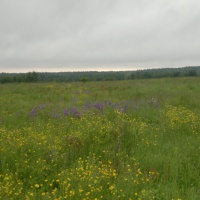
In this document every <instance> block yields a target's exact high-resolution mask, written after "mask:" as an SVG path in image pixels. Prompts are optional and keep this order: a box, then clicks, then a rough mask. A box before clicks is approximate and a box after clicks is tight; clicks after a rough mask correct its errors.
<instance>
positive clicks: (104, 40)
mask: <svg viewBox="0 0 200 200" xmlns="http://www.w3.org/2000/svg"><path fill="white" fill-rule="evenodd" d="M199 10H200V1H199V0H179V1H178V0H151V1H150V0H79V1H78V0H76V1H75V0H17V1H16V0H0V72H28V71H37V72H39V71H46V72H57V71H91V70H92V71H124V70H137V69H146V68H163V67H165V68H166V67H185V66H200V55H199V52H200V39H199V37H200V12H199Z"/></svg>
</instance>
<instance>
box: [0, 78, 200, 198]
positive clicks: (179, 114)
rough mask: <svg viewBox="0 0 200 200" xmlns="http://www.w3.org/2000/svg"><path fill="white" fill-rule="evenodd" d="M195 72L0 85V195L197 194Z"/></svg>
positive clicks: (199, 116)
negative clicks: (117, 79)
mask: <svg viewBox="0 0 200 200" xmlns="http://www.w3.org/2000/svg"><path fill="white" fill-rule="evenodd" d="M199 110H200V78H176V79H153V80H133V81H121V82H114V81H111V82H90V83H35V84H23V83H21V84H1V85H0V199H3V200H11V199H14V200H15V199H19V200H24V199H27V200H28V199H30V200H31V199H36V200H40V199H42V200H43V199H44V200H45V199H54V200H58V199H77V200H79V199H81V200H86V199H92V200H97V199H98V200H99V199H105V200H109V199H111V200H115V199H122V200H123V199H124V200H131V199H132V200H151V199H155V200H164V199H166V200H168V199H169V200H172V199H173V200H199V199H200V178H199V177H200V156H199V155H200V112H199Z"/></svg>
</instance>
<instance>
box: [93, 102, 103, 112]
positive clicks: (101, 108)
mask: <svg viewBox="0 0 200 200" xmlns="http://www.w3.org/2000/svg"><path fill="white" fill-rule="evenodd" d="M94 107H95V108H97V109H98V110H103V104H102V103H96V104H95V105H94Z"/></svg>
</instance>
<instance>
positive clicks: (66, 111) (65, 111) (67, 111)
mask: <svg viewBox="0 0 200 200" xmlns="http://www.w3.org/2000/svg"><path fill="white" fill-rule="evenodd" d="M64 115H67V116H69V115H70V111H69V110H68V109H67V108H65V109H64Z"/></svg>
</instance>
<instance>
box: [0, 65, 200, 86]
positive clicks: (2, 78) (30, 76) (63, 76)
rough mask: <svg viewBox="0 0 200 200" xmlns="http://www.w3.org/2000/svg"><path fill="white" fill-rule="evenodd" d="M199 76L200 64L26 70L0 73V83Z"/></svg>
mask: <svg viewBox="0 0 200 200" xmlns="http://www.w3.org/2000/svg"><path fill="white" fill-rule="evenodd" d="M187 76H200V66H195V67H193V66H190V67H182V68H160V69H145V70H137V71H109V72H98V71H83V72H28V73H0V83H17V82H80V81H81V82H87V81H114V80H130V79H149V78H164V77H165V78H166V77H174V78H175V77H187Z"/></svg>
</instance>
